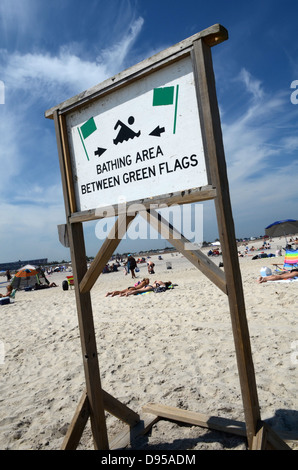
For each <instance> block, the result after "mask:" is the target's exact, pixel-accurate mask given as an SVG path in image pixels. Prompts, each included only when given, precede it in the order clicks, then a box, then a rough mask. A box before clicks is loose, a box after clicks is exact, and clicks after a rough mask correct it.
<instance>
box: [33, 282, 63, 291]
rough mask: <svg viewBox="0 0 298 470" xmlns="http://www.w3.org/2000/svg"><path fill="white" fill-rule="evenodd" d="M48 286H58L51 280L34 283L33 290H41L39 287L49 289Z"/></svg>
mask: <svg viewBox="0 0 298 470" xmlns="http://www.w3.org/2000/svg"><path fill="white" fill-rule="evenodd" d="M50 287H58V286H57V284H55V282H51V283H50V284H37V283H36V284H35V286H34V290H41V289H49V288H50Z"/></svg>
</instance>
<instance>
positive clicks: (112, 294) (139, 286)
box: [106, 278, 149, 297]
mask: <svg viewBox="0 0 298 470" xmlns="http://www.w3.org/2000/svg"><path fill="white" fill-rule="evenodd" d="M148 284H149V279H148V278H144V279H143V280H142V281H141V282H139V283H138V284H136V285H135V286H133V287H127V289H123V290H114V291H112V292H107V293H106V297H115V296H116V295H119V296H120V297H123V296H125V295H126V293H127V292H129V291H131V290H133V291H135V290H140V289H142V288H143V287H146V286H147V285H148Z"/></svg>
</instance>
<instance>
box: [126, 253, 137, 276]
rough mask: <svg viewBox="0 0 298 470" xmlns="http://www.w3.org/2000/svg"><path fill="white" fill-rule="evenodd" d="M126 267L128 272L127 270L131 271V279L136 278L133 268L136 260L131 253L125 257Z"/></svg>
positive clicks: (135, 265)
mask: <svg viewBox="0 0 298 470" xmlns="http://www.w3.org/2000/svg"><path fill="white" fill-rule="evenodd" d="M127 267H128V272H129V270H130V271H131V277H132V279H135V278H136V275H135V269H136V267H137V262H136V260H135V259H134V257H133V256H131V255H128V258H127Z"/></svg>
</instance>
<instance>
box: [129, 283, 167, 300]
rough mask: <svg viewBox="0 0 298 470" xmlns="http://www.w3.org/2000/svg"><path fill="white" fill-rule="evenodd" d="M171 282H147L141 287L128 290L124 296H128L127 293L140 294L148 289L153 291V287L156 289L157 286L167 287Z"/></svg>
mask: <svg viewBox="0 0 298 470" xmlns="http://www.w3.org/2000/svg"><path fill="white" fill-rule="evenodd" d="M171 284H172V283H171V281H168V282H163V281H154V282H153V283H152V284H148V285H147V286H145V287H142V288H141V289H138V290H133V291H131V290H130V291H128V292H127V293H126V294H125V296H126V297H128V296H129V295H136V294H141V293H143V292H150V291H153V290H154V289H157V288H158V287H165V288H166V289H167V288H168V287H169V286H170V285H171Z"/></svg>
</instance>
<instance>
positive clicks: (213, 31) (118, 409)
mask: <svg viewBox="0 0 298 470" xmlns="http://www.w3.org/2000/svg"><path fill="white" fill-rule="evenodd" d="M227 38H228V33H227V31H226V29H225V28H224V27H222V26H221V25H218V24H217V25H214V26H212V27H210V28H208V29H206V30H204V31H201V32H200V33H198V34H196V35H194V36H192V37H190V38H188V39H186V40H184V41H182V42H181V43H179V44H177V45H175V46H173V47H171V48H169V49H167V50H166V51H163V52H161V53H159V54H157V55H156V56H153V57H151V58H150V59H147V60H145V61H144V62H141V63H140V64H137V65H136V66H134V67H132V68H131V69H128V70H126V71H124V72H122V73H120V74H118V75H117V76H115V77H113V78H111V79H109V80H106V81H105V82H103V83H102V84H100V85H98V86H96V87H94V88H92V89H90V90H88V91H86V92H84V93H82V94H80V95H78V96H76V97H74V98H72V99H70V100H68V101H65V102H64V103H62V104H60V105H58V106H56V107H54V108H52V109H50V110H48V111H47V112H46V113H45V116H46V117H47V118H50V119H54V122H55V131H56V138H57V146H58V153H59V161H60V170H61V177H62V185H63V194H64V203H65V212H66V220H67V223H66V225H65V226H64V227H63V230H62V232H63V233H62V234H61V235H60V240H61V239H63V240H67V246H70V251H71V261H72V267H73V273H74V280H75V292H76V303H77V313H78V322H79V329H80V337H81V347H82V356H83V364H84V371H85V381H86V390H85V391H84V393H83V396H82V397H81V399H80V401H79V404H78V407H77V410H76V412H75V415H74V417H73V420H72V422H71V424H70V426H69V429H68V432H67V434H66V436H65V439H64V442H63V445H62V448H63V449H75V448H76V447H77V446H78V444H79V441H80V438H81V436H82V433H83V431H84V428H85V426H86V423H87V420H88V418H89V417H90V421H91V429H92V435H93V442H94V448H95V449H102V450H105V449H115V448H124V447H126V446H127V445H128V444H129V443H130V442H131V439H132V438H133V436H134V435H137V434H138V433H140V432H146V430H148V429H149V428H150V427H151V426H152V425H153V424H154V423H155V422H156V420H157V419H160V418H165V419H167V418H168V419H171V420H176V421H180V422H185V423H190V424H194V425H198V426H203V427H207V428H212V429H216V430H221V431H225V432H228V433H235V434H238V435H242V436H246V437H247V441H248V447H249V448H250V449H267V448H274V449H289V447H288V446H287V445H286V444H285V442H284V441H283V440H282V439H281V438H280V437H279V436H277V435H276V434H275V433H273V431H272V430H271V429H270V428H269V427H268V426H267V425H265V423H263V422H262V421H261V416H260V409H259V402H258V395H257V387H256V380H255V372H254V366H253V360H252V353H251V346H250V337H249V331H248V325H247V319H246V311H245V302H244V295H243V287H242V280H241V273H240V268H239V261H238V253H237V246H236V240H235V232H234V222H233V217H232V210H231V204H230V196H229V187H228V178H227V172H226V163H225V155H224V148H223V142H222V133H221V124H220V117H219V111H218V104H217V97H216V89H215V79H214V73H213V65H212V56H211V47H213V46H214V45H216V44H219V43H221V42H222V41H225V40H226V39H227ZM184 57H190V58H191V62H192V67H193V74H194V79H195V90H196V97H197V103H198V109H199V116H200V126H201V132H202V139H203V144H204V153H205V159H206V168H207V173H208V184H206V185H204V186H199V187H196V188H189V187H187V188H185V190H178V191H176V192H175V191H174V192H171V193H168V194H163V195H156V196H154V197H152V195H150V196H149V197H148V198H146V197H142V198H141V199H139V200H135V201H133V202H132V204H133V205H134V207H135V204H138V203H139V204H140V203H141V204H142V208H143V209H144V208H145V211H144V210H143V211H142V212H140V215H142V216H143V217H145V218H146V220H147V221H148V222H149V223H150V224H152V225H153V226H154V228H155V229H156V230H158V231H159V232H160V233H161V235H163V236H164V237H165V238H167V239H168V240H169V241H170V242H171V243H172V244H173V246H174V247H176V248H177V249H178V250H179V251H180V252H181V253H183V254H184V256H185V257H186V258H187V259H188V260H189V261H190V262H191V263H193V264H194V266H196V267H197V268H198V269H199V270H201V271H202V272H203V273H204V274H205V275H206V276H207V277H208V278H209V279H210V280H211V281H212V282H213V283H214V284H215V285H216V286H217V287H218V288H219V289H221V290H222V291H223V292H224V293H226V294H227V296H228V300H229V307H230V315H231V322H232V330H233V336H234V343H235V352H236V357H237V364H238V371H239V379H240V388H241V394H242V401H243V407H244V416H245V423H240V422H236V421H232V420H228V419H223V418H220V417H218V418H216V417H213V416H212V417H210V416H206V415H203V414H201V413H193V412H190V411H184V410H179V409H177V408H171V407H168V406H165V405H156V404H149V405H147V406H146V407H145V408H144V412H145V413H149V416H150V418H148V420H143V419H141V416H140V415H139V414H137V413H136V412H134V411H133V410H131V409H130V408H129V407H127V406H126V405H124V404H123V403H121V402H120V401H119V400H117V399H116V398H115V397H113V396H111V395H110V394H108V393H107V392H106V391H104V390H103V389H102V386H101V379H100V371H99V363H98V354H97V345H96V339H95V330H94V323H93V313H92V305H91V296H90V290H91V288H92V287H93V285H94V283H95V282H96V280H97V278H98V276H99V275H100V274H101V272H102V270H103V268H104V266H105V265H106V263H107V262H108V261H109V259H110V257H111V256H112V254H113V253H114V251H115V249H116V248H117V246H118V244H119V243H120V241H121V239H122V237H123V235H124V234H125V232H126V230H127V228H128V225H129V224H130V223H131V221H132V220H133V219H134V217H135V216H136V213H132V214H127V213H126V212H124V213H121V211H119V208H118V206H116V205H113V210H114V212H115V215H117V216H118V218H117V220H116V222H115V226H114V228H113V236H112V237H107V239H106V240H105V241H104V243H103V245H102V247H101V248H100V250H99V252H98V254H97V256H96V257H95V259H94V261H93V262H92V264H91V266H90V267H89V269H87V264H86V252H85V241H84V234H83V225H82V223H83V222H86V221H89V220H94V219H96V218H99V217H100V216H99V215H98V213H97V212H96V210H95V208H88V209H87V210H78V209H77V207H78V198H77V194H76V191H75V184H74V177H73V162H72V161H71V158H73V157H71V152H70V143H69V133H68V131H67V119H68V115H69V114H70V113H74V112H76V111H79V112H81V110H82V109H84V107H86V106H87V107H88V106H90V104H92V103H95V102H96V101H97V100H99V99H101V98H102V97H105V96H107V95H110V94H112V93H113V92H114V91H115V90H118V89H122V88H123V87H126V86H127V85H128V84H131V83H134V82H136V81H138V80H140V79H142V78H143V77H147V76H148V75H150V74H151V73H152V72H154V71H156V70H160V69H163V68H166V67H167V66H168V65H169V64H172V63H174V62H177V61H179V60H180V59H181V58H184ZM99 194H100V192H99ZM169 199H170V200H171V203H173V202H175V203H177V204H185V203H190V202H197V201H204V200H209V199H213V200H214V203H215V208H216V214H217V223H218V229H219V237H220V243H221V247H222V256H223V264H224V271H223V270H221V269H220V268H219V267H218V266H216V265H215V264H214V263H213V262H212V261H211V260H210V259H209V258H208V257H207V256H205V255H204V254H203V253H202V252H201V251H200V250H198V249H193V250H189V249H188V250H185V243H187V242H188V240H186V239H185V238H184V237H183V235H182V234H180V233H179V232H178V230H176V229H175V227H173V226H171V225H170V224H169V223H168V222H167V221H166V220H164V219H163V218H162V217H161V216H160V214H159V213H158V212H156V211H154V209H152V204H153V203H154V202H157V203H162V202H168V201H169ZM99 203H100V201H99ZM117 211H118V212H117ZM103 212H104V210H103V211H102V213H103ZM60 229H61V226H60ZM60 232H61V230H60ZM105 411H108V412H110V413H112V414H113V415H115V416H116V417H117V418H119V419H120V420H122V421H124V422H125V423H126V424H127V425H128V427H126V429H125V431H124V432H123V433H121V434H120V435H119V436H117V438H116V439H115V440H114V441H113V442H111V443H109V441H108V433H107V426H106V419H105ZM152 415H154V416H153V417H152Z"/></svg>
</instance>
